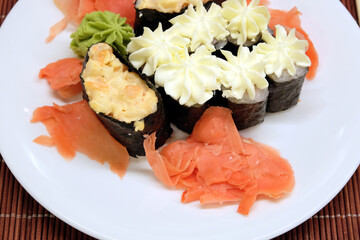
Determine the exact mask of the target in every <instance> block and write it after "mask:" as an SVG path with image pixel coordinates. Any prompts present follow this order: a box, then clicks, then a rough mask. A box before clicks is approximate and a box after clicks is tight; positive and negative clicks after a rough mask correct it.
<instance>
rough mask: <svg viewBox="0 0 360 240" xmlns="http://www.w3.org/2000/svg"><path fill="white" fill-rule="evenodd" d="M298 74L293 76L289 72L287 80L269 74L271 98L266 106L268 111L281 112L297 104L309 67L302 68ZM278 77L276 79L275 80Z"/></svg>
mask: <svg viewBox="0 0 360 240" xmlns="http://www.w3.org/2000/svg"><path fill="white" fill-rule="evenodd" d="M298 72H299V73H298V74H297V76H294V77H291V76H290V75H289V74H287V72H285V73H283V75H286V76H287V77H284V78H286V79H287V80H286V81H278V80H279V79H278V78H277V77H276V76H274V75H273V76H267V80H268V82H269V98H268V103H267V107H266V111H267V112H272V113H273V112H279V111H283V110H286V109H289V108H291V107H293V106H295V105H296V104H297V103H298V102H299V96H300V93H301V89H302V86H303V83H304V80H305V75H306V73H307V72H308V68H301V69H299V71H298ZM273 78H274V79H276V80H273Z"/></svg>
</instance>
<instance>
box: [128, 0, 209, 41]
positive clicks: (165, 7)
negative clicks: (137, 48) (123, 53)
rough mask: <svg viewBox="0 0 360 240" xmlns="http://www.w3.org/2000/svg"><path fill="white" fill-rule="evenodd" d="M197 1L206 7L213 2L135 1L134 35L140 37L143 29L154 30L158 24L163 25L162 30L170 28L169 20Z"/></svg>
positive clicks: (204, 0) (190, 0) (184, 0)
mask: <svg viewBox="0 0 360 240" xmlns="http://www.w3.org/2000/svg"><path fill="white" fill-rule="evenodd" d="M198 1H202V3H203V4H204V5H205V6H206V7H209V6H210V5H211V3H212V2H213V1H211V0H178V1H169V0H136V1H135V9H136V18H135V24H134V32H135V35H136V36H139V35H141V34H142V33H143V28H144V27H148V28H150V29H151V30H155V29H156V28H157V26H158V25H159V23H161V24H162V25H163V27H164V30H165V29H168V28H170V27H171V23H170V22H169V20H170V19H172V18H173V17H176V16H177V15H179V14H181V13H183V12H184V11H185V10H186V8H187V7H188V6H189V5H190V4H193V5H195V4H196V2H198Z"/></svg>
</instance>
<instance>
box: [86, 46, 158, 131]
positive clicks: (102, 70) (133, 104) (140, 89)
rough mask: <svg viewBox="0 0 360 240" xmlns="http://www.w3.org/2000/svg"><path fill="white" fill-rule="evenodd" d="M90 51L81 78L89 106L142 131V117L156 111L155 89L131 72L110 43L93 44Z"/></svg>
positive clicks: (97, 111)
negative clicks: (117, 56) (115, 53)
mask: <svg viewBox="0 0 360 240" xmlns="http://www.w3.org/2000/svg"><path fill="white" fill-rule="evenodd" d="M88 54H89V60H88V62H87V63H86V68H85V69H84V71H83V73H82V78H83V80H84V87H85V90H86V93H87V95H88V97H89V105H90V107H91V108H92V109H93V110H94V111H95V112H96V113H103V114H105V115H107V116H109V117H112V118H114V119H117V120H119V121H121V122H125V123H131V122H134V128H135V131H142V130H143V129H144V127H145V126H144V121H143V119H144V118H145V117H146V116H148V115H150V114H152V113H154V112H156V111H157V103H158V98H157V97H156V94H155V92H154V90H152V89H151V88H149V87H148V86H147V84H146V83H145V81H144V80H143V79H141V78H140V76H139V75H138V74H136V73H134V72H130V71H128V68H127V66H125V65H124V64H122V63H121V62H120V60H119V59H118V58H116V56H115V55H114V54H113V50H112V48H111V46H109V45H108V44H105V43H99V44H96V45H93V46H92V47H91V48H90V50H89V53H88Z"/></svg>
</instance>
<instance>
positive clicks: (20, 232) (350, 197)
mask: <svg viewBox="0 0 360 240" xmlns="http://www.w3.org/2000/svg"><path fill="white" fill-rule="evenodd" d="M16 2H17V0H0V12H1V15H0V16H1V18H0V26H1V24H2V23H3V21H4V19H5V17H6V15H7V14H8V13H9V11H10V10H11V8H12V6H13V5H14V4H15V3H16ZM341 2H342V3H343V4H344V5H345V6H346V8H347V9H348V10H349V12H350V13H351V14H352V16H353V17H354V18H355V19H357V18H358V16H357V12H356V5H355V0H341ZM0 161H1V165H0V240H2V239H4V240H7V239H9V240H10V239H94V238H92V237H89V236H87V235H86V234H84V233H81V232H79V231H78V230H76V229H74V228H73V227H71V226H69V225H67V224H65V223H64V222H62V221H61V220H59V219H58V218H56V217H55V216H54V215H52V214H51V213H50V212H48V211H47V210H46V209H44V208H43V207H42V206H41V205H40V204H38V203H37V202H36V201H35V200H34V199H33V198H32V197H31V196H30V195H29V194H28V193H27V192H26V191H25V190H24V189H23V188H22V187H21V185H20V184H19V183H18V181H17V180H16V179H15V178H14V176H13V175H12V174H11V172H10V170H9V169H8V167H7V166H6V164H5V162H4V160H3V159H2V157H1V155H0ZM280 239H360V168H358V169H357V171H356V172H355V174H354V175H353V177H352V178H351V179H350V181H349V182H348V183H347V185H346V186H345V187H344V188H343V190H342V191H341V192H340V193H339V194H338V195H337V196H336V197H335V198H334V199H333V200H332V201H331V202H330V203H329V204H328V205H327V206H325V207H324V208H323V209H322V210H320V211H319V212H318V213H317V214H315V215H314V216H312V217H311V218H310V219H309V220H307V221H306V222H304V223H303V224H302V225H300V226H298V227H297V228H295V229H293V230H291V231H289V232H287V233H285V234H283V235H282V236H279V237H277V238H276V240H280Z"/></svg>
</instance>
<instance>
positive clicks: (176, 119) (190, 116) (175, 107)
mask: <svg viewBox="0 0 360 240" xmlns="http://www.w3.org/2000/svg"><path fill="white" fill-rule="evenodd" d="M158 91H159V92H160V94H161V96H162V98H163V100H164V106H165V109H166V110H167V111H166V113H167V116H168V119H169V120H170V121H171V122H172V123H173V124H174V125H175V126H176V127H177V128H178V129H180V130H182V131H184V132H186V133H189V134H190V133H191V132H192V130H193V128H194V126H195V124H196V122H197V121H198V120H199V119H200V117H201V116H202V114H203V113H204V112H205V110H206V109H207V108H209V107H210V106H213V105H216V103H215V101H214V99H215V98H213V99H211V100H209V101H207V102H206V103H204V104H201V105H200V104H196V105H194V106H191V107H188V106H186V105H181V104H179V102H178V101H176V100H174V99H173V98H172V97H171V96H169V95H167V94H166V93H165V91H164V88H162V87H160V88H158Z"/></svg>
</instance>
